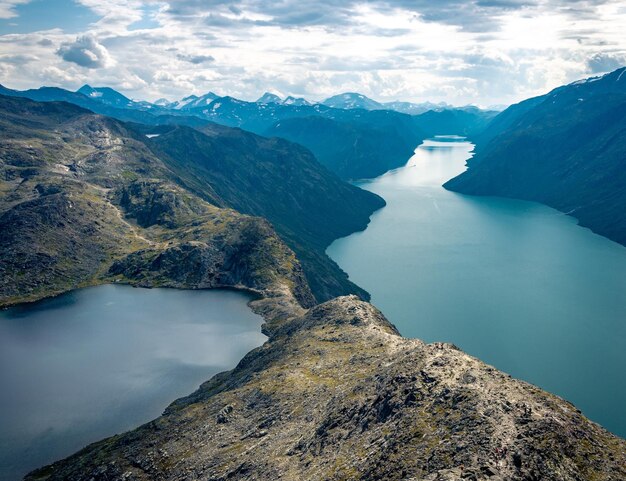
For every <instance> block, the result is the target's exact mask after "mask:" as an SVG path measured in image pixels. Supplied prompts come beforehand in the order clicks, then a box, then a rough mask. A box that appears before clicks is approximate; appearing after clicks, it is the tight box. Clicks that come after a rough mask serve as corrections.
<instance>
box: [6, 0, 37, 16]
mask: <svg viewBox="0 0 626 481" xmlns="http://www.w3.org/2000/svg"><path fill="white" fill-rule="evenodd" d="M28 2H30V0H0V18H15V17H16V16H17V12H16V11H15V7H17V6H18V5H23V4H25V3H28Z"/></svg>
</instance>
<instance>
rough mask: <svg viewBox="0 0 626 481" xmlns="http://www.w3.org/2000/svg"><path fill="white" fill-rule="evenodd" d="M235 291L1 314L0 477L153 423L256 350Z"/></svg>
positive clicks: (118, 290) (152, 294)
mask: <svg viewBox="0 0 626 481" xmlns="http://www.w3.org/2000/svg"><path fill="white" fill-rule="evenodd" d="M249 300H250V297H249V296H248V295H246V294H243V293H240V292H235V291H226V290H221V291H206V290H203V291H185V290H175V289H134V288H132V287H128V286H120V285H105V286H98V287H93V288H88V289H81V290H77V291H74V292H71V293H68V294H65V295H62V296H59V297H57V298H54V299H50V300H46V301H42V302H39V303H36V304H33V305H27V306H24V307H17V308H12V309H8V310H4V311H0V386H2V388H1V389H0V479H1V480H3V481H11V480H14V479H20V478H21V477H22V476H23V475H24V474H26V472H28V471H30V470H31V469H33V468H36V467H40V466H42V465H44V464H47V463H50V462H52V461H55V460H57V459H60V458H62V457H65V456H67V455H69V454H72V453H73V452H75V451H77V450H79V449H80V448H82V447H84V446H85V445H87V444H88V443H91V442H94V441H97V440H99V439H102V438H104V437H106V436H110V435H113V434H116V433H119V432H122V431H126V430H128V429H132V428H134V427H137V426H139V425H140V424H143V423H145V422H147V421H150V420H152V419H154V418H155V417H157V416H159V415H160V414H161V413H162V412H163V410H164V409H165V408H166V407H167V406H168V404H170V403H171V402H172V401H174V400H175V399H177V398H179V397H181V396H185V395H187V394H190V393H191V392H193V391H194V390H195V389H196V388H198V386H199V385H200V384H201V383H202V382H204V381H206V380H208V379H209V378H210V377H211V376H213V375H214V374H216V373H218V372H221V371H224V370H227V369H232V368H233V367H235V365H236V364H237V363H238V362H239V360H240V359H241V358H242V357H243V356H244V355H245V354H246V353H247V352H248V351H250V350H251V349H253V348H255V347H257V346H259V345H261V344H262V343H263V342H264V341H265V339H266V337H265V336H264V335H262V334H261V324H262V323H263V320H262V318H261V317H260V316H257V315H256V314H254V313H252V311H250V309H249V308H248V307H247V302H248V301H249Z"/></svg>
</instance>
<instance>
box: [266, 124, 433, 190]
mask: <svg viewBox="0 0 626 481" xmlns="http://www.w3.org/2000/svg"><path fill="white" fill-rule="evenodd" d="M264 134H265V135H266V136H268V137H281V138H283V139H287V140H290V141H292V142H296V143H298V144H300V145H303V146H305V147H306V148H308V149H311V151H312V152H314V153H315V157H316V158H317V159H318V160H319V161H320V163H322V164H323V165H325V166H326V167H328V169H330V170H332V171H333V172H335V173H336V174H337V175H339V177H341V178H344V179H360V178H370V177H376V176H378V175H381V174H384V173H385V172H387V171H388V170H391V169H395V168H397V167H400V166H402V165H404V164H405V163H406V162H407V160H408V159H409V158H410V157H411V155H412V154H413V151H414V150H415V148H416V147H417V145H418V144H419V143H420V142H421V141H422V140H423V138H424V136H423V135H422V134H419V133H417V132H415V136H413V137H411V138H410V139H409V138H403V135H402V132H401V131H400V129H394V128H386V127H381V126H379V125H376V124H375V123H371V124H363V123H360V122H343V121H336V120H333V119H328V118H324V117H315V116H311V117H304V118H292V119H285V120H281V121H279V122H276V123H275V124H274V125H273V126H272V127H270V128H269V129H267V130H266V131H265V132H264Z"/></svg>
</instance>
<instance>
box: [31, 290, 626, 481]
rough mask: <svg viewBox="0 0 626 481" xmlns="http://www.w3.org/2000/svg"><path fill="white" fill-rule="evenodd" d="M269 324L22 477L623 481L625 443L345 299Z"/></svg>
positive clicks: (569, 409)
mask: <svg viewBox="0 0 626 481" xmlns="http://www.w3.org/2000/svg"><path fill="white" fill-rule="evenodd" d="M269 326H270V327H271V328H272V329H271V338H270V340H269V341H268V342H267V343H266V344H265V345H263V346H262V347H260V348H258V349H255V350H254V351H252V352H251V353H249V354H248V355H247V356H246V357H245V358H244V359H243V360H242V361H241V362H240V363H239V365H238V366H237V368H236V369H235V370H233V371H231V372H227V373H222V374H219V375H217V376H215V377H214V378H213V379H211V380H210V381H208V382H207V383H205V384H204V385H203V386H202V387H201V388H200V389H199V390H198V391H197V392H195V393H193V394H192V395H190V396H188V397H186V398H182V399H179V400H178V401H176V402H175V403H173V404H172V405H171V406H170V407H169V408H168V409H167V410H166V412H165V414H164V415H163V416H162V417H160V418H158V419H157V420H155V421H153V422H151V423H148V424H146V425H144V426H142V427H141V428H139V429H137V430H135V431H132V432H129V433H127V434H124V435H121V436H116V437H113V438H110V439H107V440H104V441H102V442H99V443H96V444H93V445H91V446H89V447H88V448H86V449H84V450H83V451H81V452H79V453H77V454H76V455H74V456H72V457H70V458H68V459H66V460H64V461H61V462H59V463H56V464H54V465H52V466H49V467H46V468H43V469H41V470H39V471H36V472H34V473H32V474H31V475H30V476H29V477H28V479H30V480H35V479H49V480H60V479H63V480H112V479H126V480H148V479H149V480H186V479H207V480H227V479H245V480H276V479H285V480H322V479H323V480H326V479H329V480H330V479H332V480H340V479H355V480H356V479H366V480H379V479H385V480H405V479H406V480H408V479H414V480H429V481H434V480H461V479H467V480H469V479H473V480H483V479H485V480H486V479H490V480H505V479H507V480H509V479H510V480H528V481H530V480H544V479H546V480H547V479H550V480H564V481H567V480H592V479H593V480H623V479H626V442H625V441H624V440H621V439H619V438H617V437H615V436H613V435H611V434H610V433H608V432H607V431H605V430H604V429H602V428H601V427H599V426H598V425H596V424H594V423H592V422H590V421H589V420H587V419H586V418H585V417H584V416H582V414H581V413H580V412H579V411H578V410H577V409H576V408H575V407H574V406H572V405H571V404H569V403H567V402H565V401H563V400H562V399H560V398H558V397H556V396H553V395H551V394H548V393H546V392H543V391H541V390H540V389H538V388H536V387H534V386H531V385H529V384H526V383H523V382H520V381H517V380H514V379H511V378H510V377H509V376H507V375H506V374H504V373H501V372H499V371H497V370H496V369H494V368H492V367H490V366H488V365H486V364H484V363H482V362H480V361H478V360H477V359H475V358H472V357H471V356H468V355H467V354H464V353H463V352H461V351H459V350H458V349H457V348H456V347H454V346H452V345H449V344H440V343H439V344H428V345H427V344H424V343H423V342H421V341H419V340H409V339H403V338H402V337H400V336H399V335H398V333H397V331H396V330H395V328H394V327H393V326H392V325H391V324H390V323H389V322H388V321H387V320H386V319H385V318H384V317H383V316H382V314H381V313H380V312H378V311H377V310H376V309H375V308H374V307H373V306H371V305H370V304H367V303H364V302H361V301H359V300H357V299H356V298H355V297H342V298H338V299H335V300H333V301H329V302H327V303H325V304H322V305H319V306H317V307H314V308H312V309H311V310H310V311H309V312H308V313H306V314H305V315H303V316H301V317H298V318H295V319H292V320H290V321H287V322H282V323H280V322H278V321H277V320H274V321H271V322H270V323H269Z"/></svg>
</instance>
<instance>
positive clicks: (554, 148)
mask: <svg viewBox="0 0 626 481" xmlns="http://www.w3.org/2000/svg"><path fill="white" fill-rule="evenodd" d="M481 138H482V140H479V144H478V149H477V155H476V156H475V157H473V158H472V159H471V160H470V161H469V162H468V165H469V169H468V170H467V171H466V172H465V173H463V174H461V175H460V176H458V177H456V178H454V179H452V180H450V181H448V182H447V183H446V184H445V185H444V187H445V188H447V189H450V190H454V191H456V192H461V193H464V194H472V195H493V196H501V197H514V198H519V199H525V200H533V201H537V202H541V203H544V204H547V205H549V206H551V207H554V208H556V209H559V210H561V211H563V212H566V213H567V214H570V215H573V216H574V217H576V218H577V219H578V220H579V221H580V224H581V225H583V226H585V227H589V228H591V229H592V230H593V231H595V232H597V233H598V234H601V235H603V236H606V237H608V238H609V239H612V240H614V241H616V242H619V243H621V244H623V245H626V210H625V209H624V206H626V189H625V188H624V186H626V168H625V167H626V68H622V69H619V70H616V71H615V72H612V73H610V74H607V75H604V76H603V77H599V78H592V79H588V80H586V81H580V82H575V83H573V84H570V85H566V86H563V87H559V88H557V89H555V90H553V91H552V92H550V93H549V94H547V95H544V96H542V97H537V98H535V99H530V100H527V101H525V102H522V103H521V104H517V105H514V106H512V107H510V108H509V109H507V110H505V111H504V112H503V113H501V114H500V115H499V116H498V117H496V118H495V119H494V120H493V122H492V124H491V125H490V126H489V127H488V128H487V129H486V131H485V132H484V133H483V134H482V136H481Z"/></svg>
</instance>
